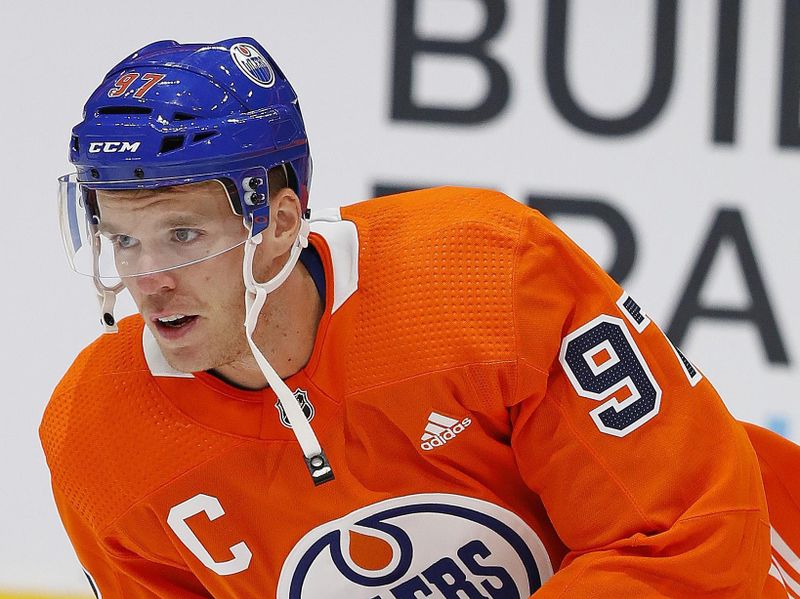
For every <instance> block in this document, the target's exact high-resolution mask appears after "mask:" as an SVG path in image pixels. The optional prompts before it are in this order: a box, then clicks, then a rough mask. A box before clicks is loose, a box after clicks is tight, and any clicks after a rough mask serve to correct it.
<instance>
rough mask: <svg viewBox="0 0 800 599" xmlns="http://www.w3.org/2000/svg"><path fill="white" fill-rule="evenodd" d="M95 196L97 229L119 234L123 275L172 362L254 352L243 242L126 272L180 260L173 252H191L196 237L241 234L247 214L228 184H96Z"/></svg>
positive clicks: (189, 368) (220, 361)
mask: <svg viewBox="0 0 800 599" xmlns="http://www.w3.org/2000/svg"><path fill="white" fill-rule="evenodd" d="M97 199H98V205H99V211H100V221H101V226H100V229H101V231H104V234H106V235H112V236H113V238H114V254H115V260H116V261H117V263H118V270H119V271H120V274H122V275H123V282H124V284H125V286H126V287H127V289H128V290H129V291H130V293H131V295H132V296H133V299H134V301H135V302H136V305H137V307H138V308H139V312H140V314H141V315H142V317H143V318H144V320H145V322H146V324H147V326H148V327H150V330H151V331H152V332H153V334H154V335H155V338H156V340H157V341H158V344H159V346H160V347H161V350H162V352H163V353H164V357H165V358H166V359H167V361H168V362H169V364H170V365H171V366H172V367H173V368H175V369H177V370H179V371H182V372H197V371H200V370H210V369H213V368H218V367H220V366H223V365H226V364H229V363H232V362H236V361H240V360H241V359H242V358H243V357H245V356H249V348H248V345H247V341H246V339H245V336H244V327H243V325H242V323H243V322H244V282H243V280H242V258H243V252H244V250H243V247H242V246H241V245H239V246H238V247H235V248H234V249H231V250H230V251H227V252H224V253H221V254H219V255H217V256H214V257H213V258H209V259H206V260H203V261H200V262H196V263H194V264H191V265H189V266H183V267H180V268H173V269H170V270H165V271H163V272H154V273H151V274H144V275H138V276H124V275H125V274H126V272H127V273H132V272H149V271H152V270H155V268H152V267H156V268H158V267H160V266H161V265H164V264H168V263H170V261H172V263H175V261H176V258H175V256H176V255H177V256H182V255H185V256H194V255H195V254H197V253H198V251H197V250H195V249H193V248H192V247H191V246H192V244H197V243H206V242H208V241H207V240H208V239H209V238H212V241H211V242H210V243H211V244H212V245H214V246H215V247H216V246H217V245H219V243H216V242H215V241H213V240H218V239H220V238H222V239H225V240H243V239H244V238H245V236H246V231H245V229H244V226H243V224H242V218H241V217H240V216H237V215H236V214H234V213H233V211H232V210H231V207H230V204H229V202H228V198H227V195H226V193H225V191H224V189H223V187H222V186H221V185H220V184H219V183H218V182H216V181H208V182H203V183H195V184H191V185H183V186H180V187H173V188H169V189H165V190H158V191H153V192H149V191H148V192H142V191H138V192H129V191H114V192H102V191H99V192H98V198H97ZM225 243H227V246H225V247H231V246H232V245H235V243H230V242H229V241H226V242H225ZM222 245H223V246H224V245H225V244H222ZM220 247H222V246H220ZM165 254H166V256H165ZM121 264H124V265H125V266H124V267H123V266H120V265H121ZM125 269H128V270H127V271H126V270H125Z"/></svg>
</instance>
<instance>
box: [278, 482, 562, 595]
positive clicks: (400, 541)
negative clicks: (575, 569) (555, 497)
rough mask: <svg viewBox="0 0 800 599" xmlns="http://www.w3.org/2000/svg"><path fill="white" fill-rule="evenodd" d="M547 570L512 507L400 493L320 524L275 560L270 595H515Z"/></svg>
mask: <svg viewBox="0 0 800 599" xmlns="http://www.w3.org/2000/svg"><path fill="white" fill-rule="evenodd" d="M552 575H553V568H552V564H551V563H550V558H549V557H548V555H547V551H546V550H545V548H544V545H543V544H542V542H541V540H540V539H539V537H538V536H537V535H536V533H535V532H534V531H533V530H532V529H531V528H530V527H529V526H528V524H527V523H526V522H525V521H524V520H522V519H521V518H520V517H519V516H517V515H516V514H514V513H512V512H509V511H508V510H506V509H504V508H501V507H500V506H497V505H494V504H492V503H489V502H486V501H481V500H479V499H473V498H471V497H463V496H459V495H450V494H425V495H409V496H406V497H397V498H394V499H389V500H386V501H382V502H379V503H376V504H373V505H370V506H367V507H364V508H361V509H358V510H356V511H354V512H352V513H350V514H348V515H346V516H344V517H342V518H340V519H338V520H334V521H332V522H328V523H326V524H323V525H321V526H319V527H317V528H315V529H314V530H312V531H311V532H309V533H308V534H306V536H305V537H303V538H302V539H301V540H300V541H299V542H298V543H297V545H295V547H294V549H293V550H292V552H291V553H290V554H289V557H287V558H286V561H285V562H284V564H283V568H282V569H281V574H280V578H279V580H278V592H277V597H278V599H317V598H318V597H361V598H364V599H366V598H367V597H370V598H372V599H416V598H417V597H426V598H428V599H454V598H456V597H470V598H474V599H500V598H503V599H507V598H508V599H521V598H523V597H530V596H531V595H532V594H533V593H534V592H535V591H536V590H537V589H539V587H541V585H542V584H543V583H544V582H545V581H546V580H547V579H549V578H550V577H551V576H552Z"/></svg>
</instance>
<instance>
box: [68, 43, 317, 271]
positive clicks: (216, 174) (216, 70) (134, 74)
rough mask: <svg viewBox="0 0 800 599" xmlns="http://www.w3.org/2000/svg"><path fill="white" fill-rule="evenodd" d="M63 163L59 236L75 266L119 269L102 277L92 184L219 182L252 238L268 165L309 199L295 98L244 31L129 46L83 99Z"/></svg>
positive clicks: (259, 224)
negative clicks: (68, 168)
mask: <svg viewBox="0 0 800 599" xmlns="http://www.w3.org/2000/svg"><path fill="white" fill-rule="evenodd" d="M69 159H70V162H72V163H73V164H74V165H75V168H76V172H75V173H72V174H71V175H65V176H63V177H61V178H60V192H59V197H60V205H61V225H62V233H63V236H64V242H65V246H66V249H67V254H68V256H69V258H70V264H71V265H72V267H73V268H74V269H75V270H77V271H78V272H82V273H83V274H89V275H93V276H95V277H106V276H110V274H115V273H114V269H113V267H112V268H109V269H103V268H101V269H100V271H99V272H98V268H97V265H96V263H97V257H96V254H97V253H99V250H98V249H96V248H95V250H94V252H92V251H87V250H91V249H92V248H91V246H92V244H93V243H98V242H97V239H98V238H99V237H100V236H99V235H97V231H96V230H93V229H94V228H95V226H96V225H97V224H98V222H99V220H100V218H99V215H98V214H97V213H96V208H93V197H94V193H95V192H96V191H97V190H101V189H106V190H122V189H125V190H129V189H154V188H158V187H168V186H174V185H181V184H187V183H195V182H200V181H207V180H218V181H220V182H221V183H222V184H223V186H224V188H225V191H226V193H227V194H228V199H229V201H230V203H231V207H232V209H233V211H234V212H235V213H237V214H239V215H241V216H242V217H243V219H244V223H245V226H246V227H247V229H248V231H249V234H250V235H257V234H258V233H259V232H260V231H262V230H263V229H264V228H265V227H266V226H267V225H268V223H269V207H268V198H269V191H268V185H267V171H269V169H271V168H272V167H275V166H279V165H283V166H284V169H285V172H286V176H287V180H288V183H289V185H290V186H291V187H292V188H293V189H294V190H295V192H296V193H297V195H298V196H299V198H300V202H301V206H302V209H303V210H304V211H305V210H306V209H307V204H308V190H309V184H310V180H311V156H310V153H309V146H308V139H307V136H306V130H305V125H304V123H303V117H302V114H301V111H300V105H299V103H298V100H297V94H296V93H295V91H294V89H293V88H292V86H291V84H290V83H289V81H288V80H287V79H286V77H285V75H284V74H283V72H282V71H281V69H280V67H279V66H278V65H277V64H276V63H275V61H274V60H273V59H272V58H271V57H270V55H269V54H268V53H267V52H266V50H265V49H264V48H263V47H262V46H261V45H260V44H259V43H258V42H257V41H255V40H254V39H252V38H246V37H243V38H234V39H229V40H224V41H221V42H218V43H214V44H179V43H177V42H175V41H171V40H169V41H159V42H155V43H152V44H149V45H147V46H145V47H144V48H142V49H140V50H138V51H136V52H134V53H133V54H131V55H130V56H128V57H127V58H125V59H124V60H123V61H122V62H120V63H119V64H118V65H116V66H115V67H114V68H112V69H111V70H110V71H109V72H108V74H107V75H106V76H105V78H104V79H103V82H102V83H101V84H100V86H99V87H98V88H97V89H96V90H95V91H94V93H93V94H92V95H91V97H90V98H89V100H88V101H87V102H86V105H85V107H84V115H83V120H82V121H81V122H80V123H79V124H78V125H76V126H75V127H74V128H73V130H72V138H71V142H70V148H69ZM87 223H88V224H87ZM217 249H218V250H220V251H222V250H224V249H227V248H217ZM81 250H83V251H82V252H81ZM92 253H94V254H95V256H94V257H93V256H92ZM217 253H219V252H217ZM204 257H209V255H208V254H207V255H205V256H204ZM106 258H107V256H106ZM93 263H94V264H93ZM101 263H103V264H105V263H108V260H107V259H106V260H102V259H101ZM171 266H173V267H174V266H179V264H173V265H171Z"/></svg>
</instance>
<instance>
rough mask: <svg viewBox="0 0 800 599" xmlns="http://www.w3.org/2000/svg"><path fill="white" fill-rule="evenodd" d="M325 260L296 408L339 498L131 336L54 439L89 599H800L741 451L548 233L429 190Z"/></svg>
mask: <svg viewBox="0 0 800 599" xmlns="http://www.w3.org/2000/svg"><path fill="white" fill-rule="evenodd" d="M310 242H311V244H312V245H313V246H314V248H315V249H316V250H317V252H318V253H319V254H320V256H321V258H322V263H323V265H324V270H325V280H326V287H325V288H326V309H325V314H324V316H323V318H322V321H321V322H320V325H319V329H318V333H317V338H316V341H315V346H314V349H313V354H312V356H311V358H310V361H309V362H308V364H307V365H306V366H305V367H304V368H303V369H302V370H301V371H300V372H298V373H297V374H295V375H293V376H291V377H289V378H288V379H286V382H287V384H288V385H289V387H290V389H292V390H293V391H294V392H295V396H296V397H297V399H298V401H299V402H300V404H301V405H302V407H303V409H304V411H305V413H306V416H307V417H308V418H309V420H310V422H311V425H312V427H313V428H314V430H315V432H316V434H317V436H318V437H319V439H320V442H321V445H322V447H323V449H324V450H325V452H326V454H327V456H328V458H329V459H330V462H331V465H332V467H333V470H334V474H335V480H333V481H331V482H328V483H326V484H324V485H321V486H319V487H314V485H313V484H312V481H311V478H310V476H309V473H308V471H307V469H306V467H305V464H304V462H303V456H302V452H301V451H300V448H299V446H298V444H297V442H296V441H295V438H294V436H293V434H292V431H291V430H290V429H289V428H288V422H287V421H285V419H282V414H281V412H280V410H279V409H278V408H277V407H276V397H275V394H274V393H273V392H272V391H271V390H270V389H264V390H263V391H242V390H239V389H236V388H233V387H231V386H229V385H226V384H225V383H223V382H221V381H220V380H218V379H216V378H214V377H213V376H211V375H210V374H208V373H202V372H201V373H194V374H184V373H180V372H176V371H174V370H172V369H171V368H170V367H169V365H168V364H167V363H166V361H165V360H164V357H163V355H162V354H161V353H160V351H159V349H158V346H157V344H156V342H155V340H154V338H153V336H152V335H151V334H150V333H149V330H148V329H147V327H145V326H144V324H143V322H142V320H141V319H140V318H139V317H131V318H129V319H126V320H124V321H123V322H122V323H121V325H120V333H119V334H118V335H106V336H103V337H101V338H100V339H98V340H97V341H96V342H94V343H93V344H92V345H91V346H89V347H88V348H87V349H86V350H84V351H83V352H82V353H81V355H80V356H79V357H78V358H77V360H76V361H75V363H74V364H73V365H72V367H71V368H70V370H69V372H68V373H67V374H66V376H65V377H64V379H63V380H62V382H61V383H60V384H59V386H58V388H57V389H56V391H55V392H54V395H53V397H52V399H51V402H50V404H49V406H48V408H47V410H46V413H45V415H44V419H43V422H42V425H41V431H40V432H41V438H42V443H43V446H44V449H45V453H46V456H47V461H48V464H49V467H50V469H51V472H52V483H53V489H54V494H55V499H56V502H57V506H58V509H59V512H60V514H61V517H62V519H63V522H64V526H65V527H66V530H67V532H68V534H69V536H70V538H71V540H72V543H73V545H74V547H75V550H76V552H77V555H78V558H79V560H80V562H81V564H82V565H83V567H84V569H85V570H86V572H87V575H88V576H89V578H90V581H91V583H92V585H93V587H94V588H95V590H96V593H97V595H98V596H102V597H103V598H104V599H110V598H116V597H125V598H152V597H163V598H170V599H189V598H199V597H216V598H261V597H278V598H280V599H319V598H333V599H345V598H346V599H415V598H442V599H455V598H462V599H463V598H472V599H479V598H484V599H500V598H502V599H508V598H522V599H524V598H526V597H530V596H532V595H533V596H535V597H536V598H537V599H555V598H557V597H558V598H564V597H570V598H580V599H588V598H593V599H605V598H608V599H612V598H613V599H620V598H634V597H635V598H639V599H648V598H655V597H676V598H681V599H686V598H695V597H704V598H708V599H714V598H726V599H728V598H734V597H741V598H757V597H769V598H773V597H786V596H787V592H791V591H786V590H785V586H784V584H785V578H786V577H785V576H784V574H786V573H789V574H790V575H791V574H792V573H793V572H794V570H792V568H797V567H798V564H796V563H795V564H792V563H790V562H791V559H792V556H793V555H794V554H792V553H791V550H789V552H790V553H786V552H785V551H784V553H783V558H782V560H780V561H778V560H776V561H774V563H773V561H772V558H771V550H770V534H771V531H770V523H769V519H768V514H767V506H766V503H765V497H764V491H763V486H762V480H761V473H760V470H759V463H758V461H757V459H756V455H755V453H754V452H753V449H752V446H751V444H750V442H749V441H748V436H747V434H746V433H745V431H744V429H743V428H742V427H741V426H740V425H739V424H738V423H737V422H736V421H735V420H733V419H732V418H731V416H730V415H729V414H728V412H727V411H726V409H725V407H724V406H723V403H722V402H721V401H720V399H719V397H718V396H717V394H716V392H715V391H714V389H713V387H712V386H711V384H710V383H709V382H708V380H706V379H705V378H704V377H703V375H702V374H701V373H700V372H699V370H697V369H696V368H695V367H694V365H693V364H692V363H691V362H690V361H689V360H687V359H686V358H685V357H684V356H683V355H682V354H681V352H680V351H679V350H678V349H677V348H676V347H674V346H673V345H672V344H671V343H670V342H669V340H667V338H666V337H665V336H664V335H663V334H662V333H661V331H660V330H659V329H658V327H657V326H656V325H655V324H654V323H652V322H651V321H650V319H649V318H648V316H647V315H646V313H645V312H644V311H643V310H642V309H641V308H640V307H639V305H638V304H637V303H636V302H635V301H634V299H633V298H631V297H629V296H628V295H627V294H626V293H625V292H623V290H622V289H620V288H619V287H618V286H617V285H616V284H615V283H614V282H613V281H612V280H611V279H610V278H609V277H608V276H607V275H606V274H605V273H604V272H603V271H602V270H601V269H600V268H599V267H598V266H597V265H596V264H595V263H594V262H593V261H592V260H591V259H590V258H589V257H587V255H586V254H585V253H583V252H582V251H581V250H580V249H579V248H578V247H577V246H575V245H574V244H573V243H572V242H571V241H570V240H569V239H568V238H566V237H565V236H564V234H563V233H561V232H560V231H559V230H558V229H557V228H556V227H555V226H554V225H552V224H551V223H550V222H549V221H547V220H546V219H545V218H543V217H542V216H541V215H540V214H539V213H537V212H535V211H533V210H531V209H529V208H527V207H525V206H523V205H522V204H519V203H517V202H515V201H513V200H511V199H508V198H506V197H505V196H502V195H501V194H499V193H496V192H490V191H481V190H473V189H456V188H443V189H434V190H427V191H421V192H414V193H410V194H402V195H399V196H394V197H390V198H382V199H377V200H372V201H369V202H364V203H361V204H357V205H353V206H350V207H347V208H342V209H341V210H336V211H331V212H329V213H323V214H320V215H318V217H317V218H315V219H314V220H313V222H312V236H311V239H310ZM753 430H754V431H755V432H754V433H752V434H756V435H757V434H758V431H757V429H753ZM768 441H771V440H770V439H768ZM767 444H769V443H767ZM787 497H788V498H785V501H786V502H789V503H790V502H791V498H790V497H789V496H787ZM795 497H796V496H795ZM782 524H783V525H784V526H787V527H789V528H791V527H792V526H794V530H793V531H792V535H793V536H792V537H791V538H790V537H789V536H788V534H789V533H788V532H787V533H784V532H783V531H778V532H780V534H781V535H784V536H783V537H780V536H779V537H778V538H782V539H783V540H785V541H786V542H787V543H793V542H794V543H796V542H798V541H800V538H798V537H797V532H796V529H797V526H796V524H797V522H796V521H794V522H791V521H789V522H782ZM775 534H776V533H775V532H773V533H772V535H773V538H775ZM787 549H788V548H787ZM770 568H772V570H771V571H770ZM770 573H771V574H772V576H770V575H769V574H770ZM796 589H797V587H795V590H796ZM792 596H793V597H795V596H797V595H796V594H793V595H792Z"/></svg>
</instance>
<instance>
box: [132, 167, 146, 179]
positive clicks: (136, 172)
mask: <svg viewBox="0 0 800 599" xmlns="http://www.w3.org/2000/svg"><path fill="white" fill-rule="evenodd" d="M133 176H134V177H136V178H137V179H144V171H143V170H142V169H140V168H136V169H133Z"/></svg>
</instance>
